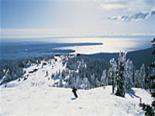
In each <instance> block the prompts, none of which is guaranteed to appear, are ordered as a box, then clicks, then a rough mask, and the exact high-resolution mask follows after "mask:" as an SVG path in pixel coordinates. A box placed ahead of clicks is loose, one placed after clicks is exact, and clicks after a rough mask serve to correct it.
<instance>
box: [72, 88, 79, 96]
mask: <svg viewBox="0 0 155 116" xmlns="http://www.w3.org/2000/svg"><path fill="white" fill-rule="evenodd" d="M76 91H77V89H76V88H75V87H73V88H72V92H73V94H74V96H75V98H78V95H77V93H76Z"/></svg>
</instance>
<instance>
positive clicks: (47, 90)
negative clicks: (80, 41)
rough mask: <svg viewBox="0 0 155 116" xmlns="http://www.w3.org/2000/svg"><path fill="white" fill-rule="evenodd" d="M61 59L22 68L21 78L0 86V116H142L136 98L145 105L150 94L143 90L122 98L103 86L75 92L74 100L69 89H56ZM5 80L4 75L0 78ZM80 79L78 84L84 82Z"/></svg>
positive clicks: (110, 88)
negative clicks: (76, 96) (76, 95)
mask: <svg viewBox="0 0 155 116" xmlns="http://www.w3.org/2000/svg"><path fill="white" fill-rule="evenodd" d="M64 60H65V61H67V60H68V57H63V56H55V57H54V59H49V60H47V61H45V60H42V61H41V63H38V64H31V66H30V67H27V68H24V69H23V70H24V71H25V73H24V75H23V77H21V78H18V79H17V80H14V81H10V82H8V83H6V84H2V85H1V86H0V89H1V90H0V91H1V94H0V116H103V115H104V116H144V111H143V110H142V108H141V107H140V106H139V102H140V98H142V102H144V103H146V104H151V101H152V98H151V95H150V94H149V92H147V91H146V90H144V89H135V88H133V89H132V92H130V93H126V95H125V98H123V97H118V96H116V95H113V94H111V93H112V87H111V86H105V87H104V88H103V87H99V88H94V89H90V90H78V91H77V94H78V96H79V97H78V98H77V99H75V98H74V96H73V93H72V90H71V89H70V88H58V87H60V86H59V84H62V85H65V83H64V82H65V81H62V80H63V79H62V77H63V76H62V74H63V73H62V74H60V75H59V76H57V74H58V73H59V72H62V71H63V70H65V69H66V64H65V62H63V61H64ZM73 64H74V63H73ZM82 64H83V65H84V62H82ZM85 67H86V66H85V65H84V68H85ZM104 72H105V71H104ZM52 75H54V76H52ZM6 77H7V73H6V75H5V76H4V77H3V78H6ZM71 77H72V78H73V76H72V75H71ZM66 79H68V77H67V76H65V78H64V80H66ZM84 79H86V78H84ZM84 79H83V80H82V81H81V82H88V80H87V79H86V80H87V81H86V80H85V81H84ZM83 84H84V85H87V84H88V83H81V85H83ZM89 84H90V83H89ZM54 85H58V86H57V87H54ZM63 87H70V86H63Z"/></svg>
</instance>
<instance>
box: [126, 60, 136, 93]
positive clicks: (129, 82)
mask: <svg viewBox="0 0 155 116" xmlns="http://www.w3.org/2000/svg"><path fill="white" fill-rule="evenodd" d="M133 70H134V66H133V63H132V61H130V60H129V59H128V60H127V61H126V63H125V72H124V73H125V74H124V76H125V89H126V90H130V89H131V87H133V85H134V83H133V75H134V74H133V72H134V71H133Z"/></svg>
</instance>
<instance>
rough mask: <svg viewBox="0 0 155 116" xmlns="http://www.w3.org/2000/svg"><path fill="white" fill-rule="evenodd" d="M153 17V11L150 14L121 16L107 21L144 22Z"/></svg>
mask: <svg viewBox="0 0 155 116" xmlns="http://www.w3.org/2000/svg"><path fill="white" fill-rule="evenodd" d="M154 15H155V11H151V12H145V13H143V12H139V13H136V14H133V15H122V16H113V17H108V19H109V20H119V21H132V20H135V21H137V20H144V19H148V18H150V17H152V16H154Z"/></svg>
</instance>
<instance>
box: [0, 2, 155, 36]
mask: <svg viewBox="0 0 155 116" xmlns="http://www.w3.org/2000/svg"><path fill="white" fill-rule="evenodd" d="M0 21H1V33H2V34H1V35H2V36H1V37H10V38H11V37H19V38H20V37H51V36H89V35H93V36H95V35H141V34H142V35H146V34H147V35H149V34H151V35H155V29H154V25H155V0H1V19H0Z"/></svg>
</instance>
